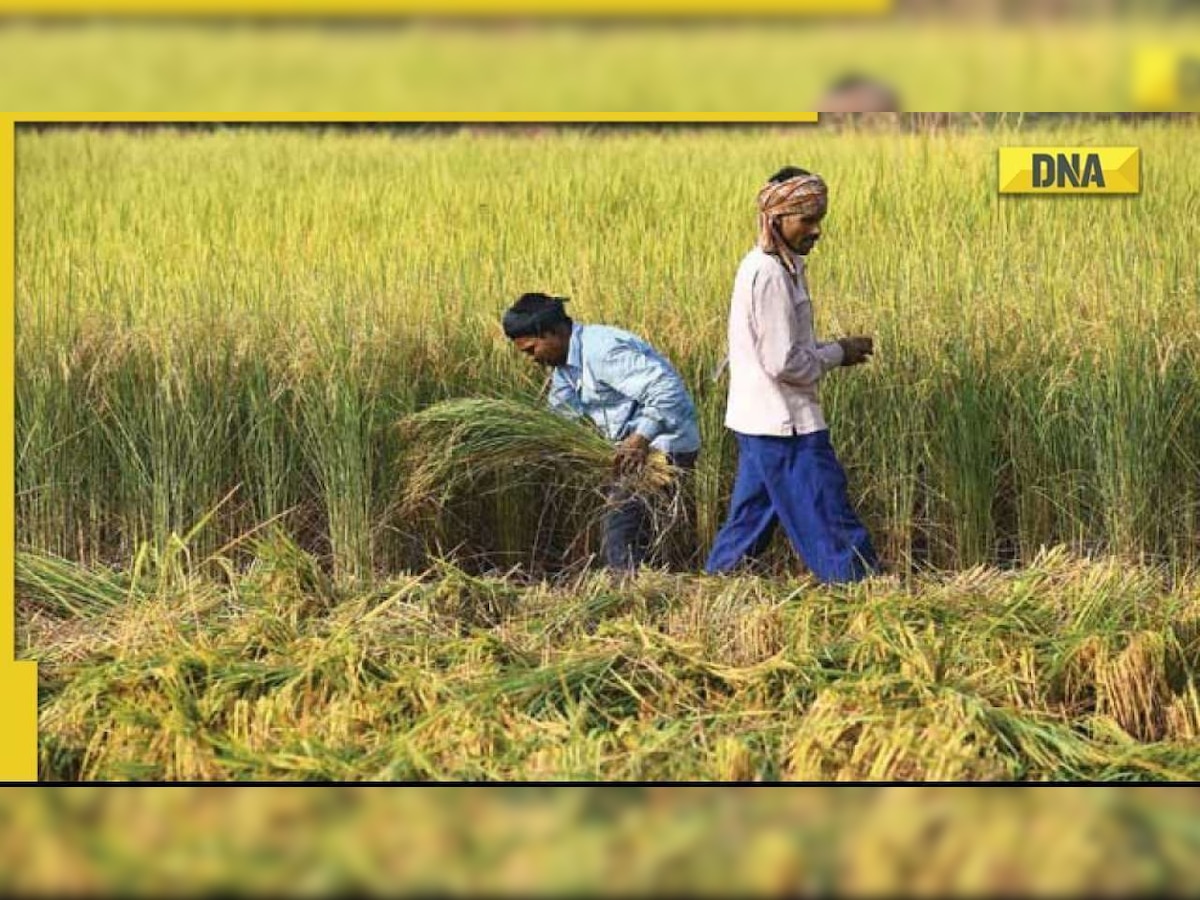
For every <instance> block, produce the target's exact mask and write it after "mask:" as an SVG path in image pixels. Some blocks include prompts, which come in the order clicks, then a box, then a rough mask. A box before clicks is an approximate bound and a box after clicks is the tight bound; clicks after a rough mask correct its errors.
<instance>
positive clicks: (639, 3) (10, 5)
mask: <svg viewBox="0 0 1200 900" xmlns="http://www.w3.org/2000/svg"><path fill="white" fill-rule="evenodd" d="M891 10H892V0H745V2H743V3H729V2H721V0H507V2H503V3H501V2H494V0H348V2H345V3H342V4H339V5H336V6H335V5H333V4H330V3H329V2H328V0H290V2H288V0H274V2H272V0H265V2H263V0H260V2H258V3H254V4H247V3H239V2H238V0H213V2H204V0H174V2H169V3H153V2H148V0H110V2H107V3H105V4H103V7H102V9H101V10H99V12H102V13H103V14H104V15H124V16H155V17H171V16H203V17H214V16H279V17H285V18H287V17H303V16H318V17H330V16H337V17H339V18H344V17H346V16H387V15H392V16H414V15H419V16H435V17H441V16H459V17H461V16H471V17H479V18H489V19H496V18H512V17H514V16H524V15H538V16H606V17H615V16H625V17H637V18H646V17H653V16H670V17H673V18H698V17H703V16H726V15H728V16H754V15H759V16H825V15H880V14H882V13H887V12H891ZM97 12H98V10H97V9H96V5H95V4H94V3H89V2H87V0H42V2H35V0H24V2H21V0H0V15H3V14H16V15H25V14H31V15H41V16H79V15H95V14H96V13H97Z"/></svg>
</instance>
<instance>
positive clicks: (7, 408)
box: [0, 7, 817, 782]
mask: <svg viewBox="0 0 1200 900" xmlns="http://www.w3.org/2000/svg"><path fill="white" fill-rule="evenodd" d="M2 8H3V7H0V9H2ZM816 121H817V113H815V112H795V113H761V112H760V113H755V112H729V113H679V112H580V113H566V112H547V113H532V112H498V113H471V112H467V113H445V112H441V113H390V114H379V113H325V114H321V113H278V114H254V113H200V114H171V113H162V114H156V113H45V114H39V113H0V385H2V386H3V388H2V389H0V782H28V781H37V763H38V739H37V663H35V662H28V661H25V662H17V661H16V659H15V654H16V585H15V581H14V576H15V572H14V569H15V557H16V522H15V508H16V495H15V492H16V472H15V462H16V460H15V440H16V433H15V432H16V423H15V420H14V415H15V408H14V402H15V401H14V397H15V380H14V375H15V368H16V367H15V355H16V346H15V330H14V307H15V304H16V133H17V128H16V126H17V125H19V124H32V123H63V124H80V125H88V124H96V123H121V122H130V123H161V124H171V123H193V122H217V123H220V122H230V123H254V124H265V125H271V124H279V123H302V124H312V125H322V124H328V123H338V122H411V123H456V122H463V123H497V124H502V123H511V122H531V123H538V122H558V123H579V124H588V123H601V124H603V123H638V122H644V123H653V122H665V123H731V124H734V123H777V122H809V123H811V122H816Z"/></svg>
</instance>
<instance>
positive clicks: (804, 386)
mask: <svg viewBox="0 0 1200 900" xmlns="http://www.w3.org/2000/svg"><path fill="white" fill-rule="evenodd" d="M827 206H828V189H827V187H826V185H825V182H824V181H823V180H822V179H821V177H820V176H819V175H813V174H810V173H809V172H807V171H805V170H804V169H798V168H795V167H793V166H789V167H788V168H785V169H781V170H780V171H779V172H777V173H776V174H775V175H773V176H772V177H771V180H770V181H769V182H768V183H767V185H766V186H765V187H763V189H762V190H761V191H760V192H759V195H758V208H759V216H758V219H759V237H758V246H757V247H755V248H754V249H753V250H751V251H750V252H749V253H748V254H747V255H746V257H745V258H744V259H743V260H742V264H741V267H740V268H739V269H738V273H737V278H736V280H735V281H734V285H733V298H732V303H731V309H730V313H729V402H728V406H727V408H726V415H725V425H726V427H728V428H730V429H731V430H732V431H733V432H734V433H735V434H736V436H737V442H738V471H737V479H736V481H735V483H734V487H733V496H732V498H731V499H730V504H729V517H728V519H727V520H726V521H725V524H724V525H723V526H722V527H721V530H720V532H718V534H717V537H716V541H715V542H714V544H713V548H712V551H711V552H710V553H709V557H708V563H707V565H706V566H705V569H706V571H707V572H709V573H710V574H715V573H719V572H728V571H730V570H732V569H734V568H736V567H737V566H738V565H739V564H740V563H742V562H743V561H744V560H746V559H749V558H754V557H756V556H758V555H759V554H761V553H762V552H763V551H764V550H765V549H766V547H767V544H768V543H769V541H770V539H771V535H772V533H773V532H774V530H775V525H776V523H782V525H783V529H784V532H785V533H786V534H787V536H788V539H789V540H790V541H791V542H792V546H794V547H795V548H796V550H797V552H798V553H799V554H800V556H801V558H803V560H804V562H805V564H806V565H807V566H808V568H809V570H810V571H812V573H813V574H814V575H815V576H816V577H817V578H818V579H820V580H821V581H823V582H845V581H857V580H859V579H860V578H864V577H866V576H867V575H870V574H872V573H873V572H875V571H877V569H878V563H877V561H876V557H875V551H874V549H873V548H872V546H871V538H870V535H869V534H868V533H867V530H866V528H864V527H863V525H862V523H861V522H860V521H859V519H858V516H857V515H855V513H854V510H853V508H852V507H851V506H850V501H849V498H848V497H847V494H846V475H845V473H844V472H843V470H842V467H841V464H840V463H839V462H838V459H837V456H836V455H835V454H834V452H833V446H832V445H831V444H830V442H829V431H828V428H827V426H826V424H825V417H824V415H823V414H822V412H821V404H820V402H819V400H818V397H817V385H818V383H819V382H820V380H821V378H822V377H824V375H825V374H826V373H827V372H828V371H829V370H830V369H834V368H837V367H838V366H855V365H859V364H860V363H863V362H866V361H867V359H868V357H870V355H871V353H872V352H873V345H872V341H871V338H869V337H845V338H841V339H840V340H837V341H833V342H820V341H817V340H816V339H815V337H814V335H813V313H812V302H811V300H810V299H809V295H808V284H807V281H806V278H805V257H806V256H807V255H808V253H809V251H811V250H812V248H813V247H814V246H815V245H816V242H817V240H818V239H819V238H820V236H821V220H822V219H823V218H824V217H825V212H826V209H827Z"/></svg>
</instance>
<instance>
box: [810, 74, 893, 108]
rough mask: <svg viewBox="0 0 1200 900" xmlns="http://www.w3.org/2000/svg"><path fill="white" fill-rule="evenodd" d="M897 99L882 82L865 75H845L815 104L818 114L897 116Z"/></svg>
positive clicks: (891, 90) (890, 89)
mask: <svg viewBox="0 0 1200 900" xmlns="http://www.w3.org/2000/svg"><path fill="white" fill-rule="evenodd" d="M899 111H900V98H899V96H897V94H896V92H895V90H893V89H892V88H891V87H889V86H888V85H886V84H884V83H883V82H882V81H877V80H875V79H873V78H869V77H867V76H866V75H860V74H857V73H852V74H849V75H845V76H843V77H841V78H839V79H838V80H837V81H835V82H834V83H833V84H831V85H830V86H829V89H828V90H827V91H826V92H825V94H824V95H823V96H822V97H821V99H820V100H818V101H817V112H820V113H835V114H836V113H898V112H899Z"/></svg>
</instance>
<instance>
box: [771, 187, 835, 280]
mask: <svg viewBox="0 0 1200 900" xmlns="http://www.w3.org/2000/svg"><path fill="white" fill-rule="evenodd" d="M828 205H829V188H828V187H826V185H825V181H824V180H823V179H822V178H821V176H820V175H797V176H795V177H794V178H789V179H787V180H786V181H780V182H778V183H776V182H769V183H768V184H767V185H766V186H765V187H764V188H763V189H762V190H761V191H759V192H758V246H759V249H761V250H762V251H763V252H764V253H770V254H773V255H774V256H777V257H779V261H780V262H781V263H783V265H784V268H786V269H787V270H788V271H789V272H790V273H791V274H792V275H793V276H794V275H795V274H796V266H795V263H794V262H793V261H792V253H791V250H789V249H788V245H787V244H786V243H785V242H784V240H783V235H781V234H780V233H779V226H778V224H777V222H776V220H777V219H778V218H779V217H780V216H786V215H790V214H792V213H798V214H800V215H802V216H817V215H821V214H823V213H824V212H825V210H826V208H827V207H828Z"/></svg>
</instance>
